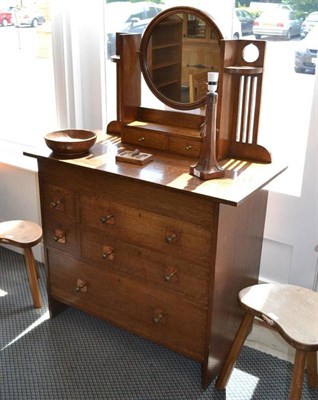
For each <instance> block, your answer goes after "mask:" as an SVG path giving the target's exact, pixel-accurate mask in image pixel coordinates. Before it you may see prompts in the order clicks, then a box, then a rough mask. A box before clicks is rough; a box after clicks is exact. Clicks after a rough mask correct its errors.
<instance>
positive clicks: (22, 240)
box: [0, 220, 42, 308]
mask: <svg viewBox="0 0 318 400" xmlns="http://www.w3.org/2000/svg"><path fill="white" fill-rule="evenodd" d="M41 240H42V228H41V227H40V225H38V224H36V223H35V222H31V221H23V220H14V221H5V222H0V243H4V244H9V245H11V246H16V247H20V248H22V249H23V252H24V258H25V264H26V268H27V272H28V277H29V284H30V289H31V294H32V298H33V304H34V307H35V308H40V307H41V305H42V302H41V295H40V289H39V284H38V278H39V274H38V271H37V267H36V262H35V259H34V255H33V252H32V247H33V246H35V245H36V244H38V243H40V241H41Z"/></svg>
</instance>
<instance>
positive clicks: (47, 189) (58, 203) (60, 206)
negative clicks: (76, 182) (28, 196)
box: [41, 184, 76, 219]
mask: <svg viewBox="0 0 318 400" xmlns="http://www.w3.org/2000/svg"><path fill="white" fill-rule="evenodd" d="M41 205H42V209H43V211H44V215H45V214H46V213H47V212H50V213H52V214H53V215H62V216H63V218H71V219H74V218H75V217H76V207H75V199H74V194H73V192H72V191H70V190H68V189H65V188H61V187H59V186H54V185H50V184H45V185H44V188H43V193H42V201H41Z"/></svg>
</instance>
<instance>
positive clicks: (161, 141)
mask: <svg viewBox="0 0 318 400" xmlns="http://www.w3.org/2000/svg"><path fill="white" fill-rule="evenodd" d="M121 140H122V142H123V143H129V144H136V145H139V146H145V147H151V148H153V149H158V150H164V149H165V147H166V138H165V135H164V134H162V133H160V132H152V131H148V130H147V131H145V132H144V133H143V132H140V130H139V129H134V128H133V127H128V126H125V127H124V129H123V132H122V135H121Z"/></svg>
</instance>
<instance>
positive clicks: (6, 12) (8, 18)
mask: <svg viewBox="0 0 318 400" xmlns="http://www.w3.org/2000/svg"><path fill="white" fill-rule="evenodd" d="M0 25H1V26H8V25H13V15H12V12H11V11H10V9H2V10H0Z"/></svg>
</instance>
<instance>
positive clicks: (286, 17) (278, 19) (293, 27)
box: [253, 9, 301, 40]
mask: <svg viewBox="0 0 318 400" xmlns="http://www.w3.org/2000/svg"><path fill="white" fill-rule="evenodd" d="M300 31H301V20H300V19H299V18H297V16H296V14H295V13H294V11H290V10H284V9H275V10H270V11H264V12H263V13H262V14H261V15H260V16H259V17H258V18H256V19H255V21H254V24H253V34H254V35H255V38H256V39H261V38H262V36H275V37H280V38H282V39H287V40H290V39H291V38H292V37H293V36H299V35H300Z"/></svg>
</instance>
